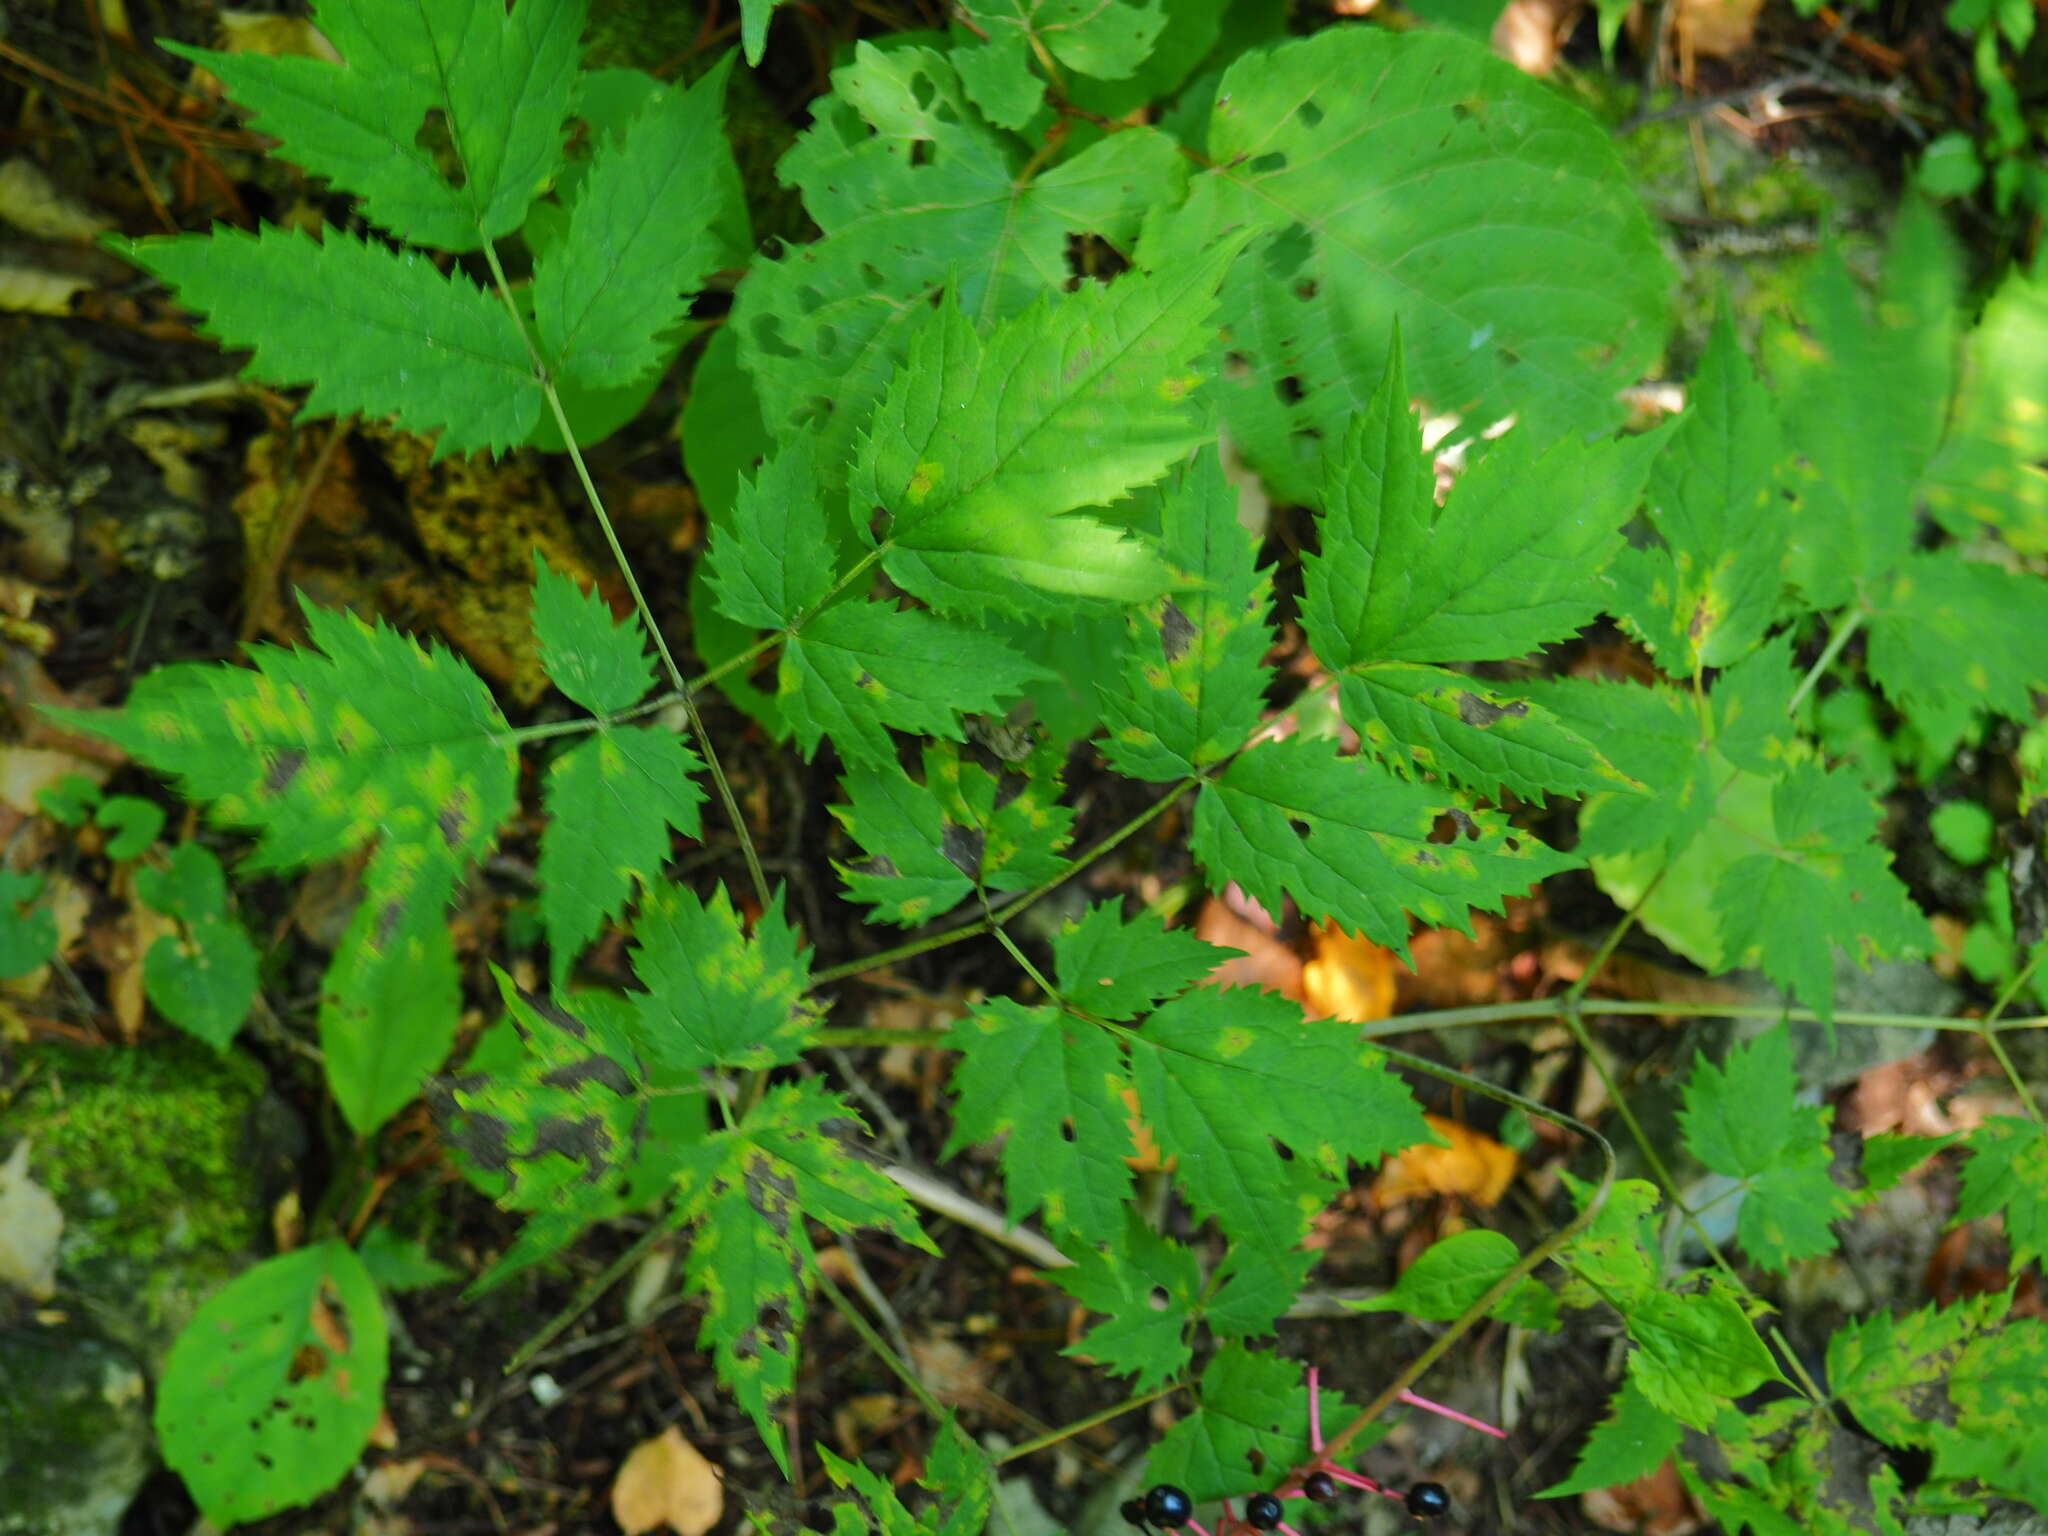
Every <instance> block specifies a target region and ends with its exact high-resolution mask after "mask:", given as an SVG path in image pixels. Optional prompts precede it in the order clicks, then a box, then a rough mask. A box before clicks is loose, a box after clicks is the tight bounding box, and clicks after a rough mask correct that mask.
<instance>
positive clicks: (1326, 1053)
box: [1131, 988, 1432, 1253]
mask: <svg viewBox="0 0 2048 1536" xmlns="http://www.w3.org/2000/svg"><path fill="white" fill-rule="evenodd" d="M1131 1072H1132V1080H1133V1083H1134V1085H1135V1086H1136V1088H1137V1092H1138V1103H1139V1105H1140V1106H1141V1109H1142V1112H1143V1115H1144V1118H1145V1120H1146V1122H1147V1123H1148V1124H1149V1125H1150V1126H1151V1128H1152V1131H1153V1134H1154V1135H1155V1136H1157V1138H1158V1140H1159V1145H1160V1149H1161V1150H1162V1152H1164V1153H1165V1154H1166V1155H1167V1156H1169V1157H1172V1158H1175V1159H1176V1160H1177V1162H1176V1166H1175V1174H1174V1176H1175V1179H1176V1181H1177V1182H1178V1183H1179V1185H1180V1187H1181V1189H1182V1191H1183V1192H1184V1193H1185V1194H1186V1195H1187V1197H1188V1202H1189V1204H1190V1205H1191V1206H1192V1207H1193V1208H1194V1209H1195V1211H1196V1212H1197V1213H1198V1214H1199V1215H1202V1216H1213V1217H1215V1218H1216V1219H1217V1221H1218V1222H1219V1223H1220V1224H1221V1225H1222V1227H1223V1229H1224V1231H1225V1232H1226V1233H1228V1234H1229V1235H1230V1237H1231V1238H1232V1240H1233V1241H1235V1242H1240V1243H1251V1244H1254V1245H1255V1246H1258V1247H1261V1248H1264V1249H1265V1250H1267V1251H1268V1252H1273V1253H1279V1252H1283V1251H1285V1250H1287V1249H1291V1248H1293V1247H1294V1246H1295V1245H1296V1244H1297V1243H1299V1242H1300V1241H1301V1239H1302V1237H1303V1236H1304V1235H1305V1234H1306V1232H1307V1230H1308V1222H1309V1218H1310V1217H1312V1216H1313V1215H1314V1214H1315V1213H1316V1212H1317V1211H1319V1210H1321V1209H1322V1207H1323V1206H1324V1205H1325V1204H1327V1203H1328V1201H1329V1199H1330V1198H1331V1197H1332V1196H1333V1195H1334V1193H1335V1182H1336V1179H1337V1178H1338V1177H1339V1176H1341V1175H1342V1174H1343V1172H1344V1169H1345V1166H1346V1163H1347V1161H1359V1162H1366V1161H1371V1160H1374V1159H1377V1158H1380V1157H1383V1156H1385V1155H1386V1154H1387V1153H1389V1152H1394V1151H1398V1150H1399V1149H1400V1148H1402V1147H1410V1146H1414V1145H1415V1144H1417V1143H1418V1142H1425V1141H1429V1140H1431V1139H1432V1137H1431V1134H1430V1131H1429V1128H1428V1126H1427V1125H1426V1124H1425V1123H1424V1121H1423V1119H1422V1115H1421V1111H1420V1110H1418V1109H1417V1108H1416V1105H1415V1100H1414V1098H1413V1097H1412V1096H1410V1094H1409V1092H1408V1089H1407V1087H1406V1085H1404V1084H1403V1083H1402V1082H1401V1080H1400V1079H1399V1078H1397V1077H1395V1076H1394V1075H1393V1074H1392V1073H1391V1072H1389V1071H1388V1070H1387V1068H1386V1065H1385V1060H1384V1058H1383V1057H1382V1056H1381V1055H1380V1053H1379V1052H1377V1051H1375V1050H1373V1049H1372V1048H1371V1047H1370V1046H1367V1045H1364V1044H1361V1043H1360V1042H1359V1040H1358V1039H1357V1035H1356V1031H1355V1030H1354V1029H1353V1028H1352V1027H1351V1026H1349V1025H1343V1024H1336V1023H1332V1022H1331V1021H1329V1020H1319V1021H1315V1022H1310V1021H1308V1020H1305V1019H1303V1018H1302V1016H1301V1009H1300V1007H1299V1006H1298V1005H1296V1004H1294V1003H1291V1002H1289V1001H1288V1000H1287V999H1285V998H1282V997H1278V996H1276V995H1274V994H1272V993H1266V992H1253V991H1252V990H1251V989H1250V988H1237V989H1235V990H1233V991H1230V992H1218V991H1215V990H1212V989H1206V988H1205V989H1201V990H1198V991H1194V992H1190V993H1187V994H1186V995H1184V996H1182V997H1180V998H1177V999H1175V1000H1174V1001H1173V1002H1170V1003H1167V1004H1166V1005H1165V1006H1163V1007H1162V1008H1160V1009H1159V1010H1158V1011H1157V1012H1156V1013H1154V1014H1153V1015H1152V1016H1151V1018H1149V1019H1148V1020H1146V1022H1145V1027H1144V1030H1143V1031H1142V1032H1141V1033H1140V1034H1139V1035H1138V1036H1137V1037H1136V1038H1135V1039H1133V1041H1132V1042H1131ZM1276 1142H1277V1143H1279V1144H1281V1145H1283V1146H1286V1147H1288V1148H1290V1149H1291V1150H1292V1153H1293V1157H1292V1159H1291V1160H1287V1159H1283V1158H1282V1157H1281V1156H1280V1155H1279V1154H1278V1153H1277V1152H1276V1151H1275V1150H1274V1144H1275V1143H1276Z"/></svg>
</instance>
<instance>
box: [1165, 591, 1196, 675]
mask: <svg viewBox="0 0 2048 1536" xmlns="http://www.w3.org/2000/svg"><path fill="white" fill-rule="evenodd" d="M1194 643H1195V625H1194V621H1193V620H1192V619H1190V618H1189V617H1188V616H1187V614H1186V613H1184V612H1183V611H1182V610H1181V606H1180V604H1179V603H1176V602H1175V601H1174V600H1173V599H1172V598H1168V599H1167V600H1166V605H1165V606H1164V607H1163V608H1161V609H1160V610H1159V648H1160V650H1162V651H1164V652H1165V653H1166V659H1167V660H1168V661H1179V660H1180V659H1181V657H1183V656H1185V655H1186V654H1187V652H1188V647H1189V646H1190V645H1193V644H1194Z"/></svg>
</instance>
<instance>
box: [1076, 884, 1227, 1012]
mask: <svg viewBox="0 0 2048 1536" xmlns="http://www.w3.org/2000/svg"><path fill="white" fill-rule="evenodd" d="M1237 953H1238V951H1237V950H1235V949H1227V948H1224V947H1222V946H1219V945H1215V944H1206V943H1204V942H1203V941H1202V940H1200V939H1198V938H1196V937H1195V936H1194V935H1193V934H1192V933H1189V932H1188V931H1187V930H1186V929H1184V928H1174V929H1169V928H1167V927H1166V925H1165V924H1164V923H1162V922H1161V921H1160V920H1159V919H1158V918H1157V917H1154V916H1152V915H1150V914H1149V913H1148V914H1144V915H1141V916H1139V917H1137V918H1134V919H1133V920H1132V921H1130V922H1128V923H1127V922H1125V921H1124V920H1123V919H1122V918H1121V917H1120V916H1119V915H1118V914H1117V909H1116V904H1115V903H1114V902H1098V903H1097V904H1096V905H1094V906H1092V907H1090V908H1089V909H1088V911H1087V912H1086V914H1084V915H1083V916H1082V918H1081V920H1080V921H1079V922H1078V923H1068V924H1067V925H1066V926H1065V927H1064V928H1062V929H1061V930H1060V932H1059V933H1057V934H1056V935H1054V937H1053V941H1052V958H1053V973H1054V975H1055V976H1057V977H1058V979H1059V984H1060V990H1061V991H1062V992H1064V993H1065V994H1066V996H1067V998H1068V1000H1069V1001H1070V1002H1072V1003H1074V1004H1076V1005H1077V1006H1079V1007H1080V1008H1082V1009H1084V1010H1086V1011H1087V1012H1089V1013H1092V1014H1094V1015H1096V1016H1097V1017H1098V1018H1104V1019H1130V1018H1135V1017H1136V1016H1137V1015H1138V1014H1140V1013H1142V1012H1144V1011H1145V1009H1147V1008H1149V1007H1151V1006H1152V1004H1154V1003H1156V1002H1158V1001H1159V1000H1160V999H1161V998H1164V997H1172V996H1174V995H1175V994H1176V993H1179V992H1181V991H1183V990H1184V989H1186V988H1187V987H1188V986H1190V985H1192V984H1193V983H1195V982H1197V981H1200V980H1201V979H1202V978H1203V977H1204V976H1206V975H1208V974H1209V973H1210V972H1211V971H1213V970H1215V969H1216V967H1217V966H1219V965H1221V964H1223V962H1224V959H1225V957H1226V956H1228V955H1234V954H1237Z"/></svg>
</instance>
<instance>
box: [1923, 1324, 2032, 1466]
mask: <svg viewBox="0 0 2048 1536" xmlns="http://www.w3.org/2000/svg"><path fill="white" fill-rule="evenodd" d="M1949 1392H1950V1395H1951V1396H1952V1397H1953V1398H1954V1400H1955V1405H1956V1434H1955V1436H1954V1438H1953V1439H1952V1440H1950V1441H1948V1442H1947V1443H1945V1444H1943V1445H1941V1446H1940V1447H1939V1448H1938V1449H1937V1453H1936V1458H1935V1469H1936V1473H1937V1475H1938V1476H1942V1477H1949V1478H1954V1477H1973V1478H1976V1479H1979V1480H1980V1481H1982V1482H1985V1483H1988V1484H1990V1485H1991V1486H1992V1487H1993V1488H1996V1489H2000V1490H2002V1491H2004V1492H2006V1493H2008V1494H2009V1495H2011V1496H2013V1497H2016V1498H2018V1499H2021V1500H2023V1501H2025V1502H2026V1503H2029V1504H2039V1503H2040V1501H2041V1500H2042V1499H2043V1498H2044V1497H2048V1427H2044V1426H2048V1326H2044V1325H2043V1324H2042V1322H2041V1320H2040V1319H2039V1318H2032V1317H2029V1318H2017V1319H2014V1320H2013V1321H2011V1322H2009V1323H2007V1324H2006V1325H2005V1326H2004V1327H2003V1328H2000V1329H1997V1330H1996V1331H1988V1332H1984V1333H1980V1334H1978V1335H1977V1337H1975V1338H1973V1339H1971V1340H1970V1341H1969V1342H1968V1343H1967V1344H1965V1345H1964V1346H1963V1351H1962V1355H1961V1357H1960V1358H1959V1359H1958V1360H1957V1361H1956V1371H1955V1378H1954V1380H1953V1381H1952V1382H1951V1383H1950V1386H1949Z"/></svg>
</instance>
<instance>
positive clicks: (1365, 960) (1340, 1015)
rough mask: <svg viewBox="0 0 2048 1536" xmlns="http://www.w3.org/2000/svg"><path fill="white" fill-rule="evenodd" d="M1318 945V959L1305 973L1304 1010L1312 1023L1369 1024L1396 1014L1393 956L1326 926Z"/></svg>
mask: <svg viewBox="0 0 2048 1536" xmlns="http://www.w3.org/2000/svg"><path fill="white" fill-rule="evenodd" d="M1315 943H1316V957H1315V959H1313V960H1310V961H1309V962H1307V963H1306V964H1305V965H1303V966H1302V968H1301V991H1302V1010H1303V1011H1304V1012H1305V1013H1307V1014H1308V1016H1309V1017H1310V1018H1312V1019H1341V1020H1343V1022H1345V1023H1346V1024H1369V1023H1371V1022H1372V1021H1373V1020H1374V1019H1384V1018H1386V1017H1387V1016H1388V1015H1390V1014H1391V1013H1393V1011H1394V952H1393V951H1392V950H1390V949H1382V948H1381V947H1380V946H1379V945H1377V944H1375V943H1373V942H1372V940H1370V939H1364V938H1357V937H1354V936H1353V935H1351V934H1349V933H1346V932H1345V931H1344V930H1343V929H1342V928H1337V927H1329V928H1325V927H1322V926H1320V925H1318V926H1317V928H1316V930H1315Z"/></svg>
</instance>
